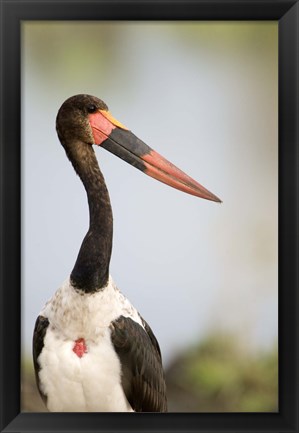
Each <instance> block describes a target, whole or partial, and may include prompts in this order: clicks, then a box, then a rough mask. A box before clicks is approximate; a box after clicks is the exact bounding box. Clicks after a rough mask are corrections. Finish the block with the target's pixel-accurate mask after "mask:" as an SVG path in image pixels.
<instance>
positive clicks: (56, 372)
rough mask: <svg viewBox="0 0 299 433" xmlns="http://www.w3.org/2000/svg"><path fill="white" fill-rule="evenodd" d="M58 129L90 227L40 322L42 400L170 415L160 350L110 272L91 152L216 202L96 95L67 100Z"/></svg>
mask: <svg viewBox="0 0 299 433" xmlns="http://www.w3.org/2000/svg"><path fill="white" fill-rule="evenodd" d="M56 129H57V133H58V137H59V140H60V142H61V144H62V146H63V147H64V149H65V152H66V155H67V157H68V158H69V160H70V161H71V163H72V165H73V167H74V169H75V172H76V173H77V174H78V175H79V177H80V179H81V181H82V183H83V185H84V187H85V190H86V193H87V199H88V205H89V216H90V221H89V228H88V231H87V233H86V235H85V237H84V239H83V242H82V245H81V247H80V250H79V254H78V257H77V260H76V262H75V265H74V268H73V270H72V272H71V274H70V276H69V277H68V278H67V279H66V280H65V282H64V283H63V284H62V285H61V287H60V288H59V289H58V290H57V291H56V292H55V294H54V295H53V297H52V298H51V299H50V300H49V301H48V302H47V303H46V304H45V306H44V307H43V309H42V310H41V312H40V314H39V316H38V318H37V320H36V324H35V329H34V334H33V361H34V368H35V376H36V382H37V386H38V389H39V392H40V395H41V397H42V398H43V400H44V402H45V403H46V406H47V408H48V410H49V411H54V412H166V411H167V398H166V385H165V379H164V373H163V367H162V358H161V352H160V348H159V344H158V342H157V340H156V338H155V336H154V334H153V332H152V330H151V328H150V326H149V325H148V324H147V322H146V321H145V320H144V319H143V318H142V317H141V315H140V314H139V312H138V311H137V310H136V308H134V306H133V305H132V304H131V303H130V302H129V300H128V299H127V298H126V297H125V296H124V295H123V294H122V293H121V292H120V291H119V289H118V288H117V287H116V285H115V283H114V281H113V279H112V277H111V276H110V274H109V263H110V256H111V250H112V230H113V219H112V210H111V205H110V199H109V194H108V190H107V187H106V184H105V180H104V177H103V175H102V172H101V170H100V168H99V165H98V162H97V159H96V156H95V152H94V149H93V145H94V144H96V145H98V146H101V147H103V148H105V149H106V150H109V151H110V152H112V153H114V154H115V155H117V156H118V157H120V158H121V159H123V160H124V161H126V162H128V163H130V164H131V165H133V166H134V167H136V168H138V169H139V170H141V171H143V172H144V173H146V174H147V175H149V176H151V177H153V178H155V179H157V180H159V181H161V182H164V183H166V184H168V185H170V186H172V187H174V188H177V189H179V190H181V191H184V192H186V193H189V194H192V195H195V196H197V197H201V198H204V199H207V200H212V201H215V202H220V200H219V198H218V197H216V196H215V195H214V194H212V193H211V192H209V191H208V190H207V189H205V188H204V187H203V186H202V185H200V184H199V183H197V182H196V181H194V180H193V179H191V178H190V177H189V176H187V175H186V174H185V173H183V172H182V171H181V170H179V169H178V168H177V167H175V166H174V165H173V164H171V163H170V162H169V161H167V160H166V159H165V158H163V157H162V156H161V155H159V154H158V153H157V152H155V151H154V150H153V149H151V148H150V147H149V146H147V145H146V144H145V143H144V142H143V141H141V140H140V139H139V138H137V137H136V136H135V135H134V134H133V133H132V132H131V131H129V130H128V129H127V128H126V127H125V126H124V125H122V124H121V123H120V122H118V121H117V120H116V119H114V118H113V117H112V115H111V114H110V112H109V111H108V107H107V105H106V104H105V103H104V102H103V101H102V100H100V99H98V98H96V97H94V96H90V95H76V96H73V97H71V98H69V99H67V100H66V101H65V102H64V103H63V104H62V106H61V107H60V109H59V111H58V114H57V119H56Z"/></svg>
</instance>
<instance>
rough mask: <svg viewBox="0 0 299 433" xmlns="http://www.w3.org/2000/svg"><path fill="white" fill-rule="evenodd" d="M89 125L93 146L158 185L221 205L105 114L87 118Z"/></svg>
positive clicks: (92, 115) (216, 198) (102, 111)
mask: <svg viewBox="0 0 299 433" xmlns="http://www.w3.org/2000/svg"><path fill="white" fill-rule="evenodd" d="M89 122H90V126H91V129H92V133H93V138H94V143H95V144H97V145H100V146H102V147H104V148H105V149H107V150H109V152H112V153H114V155H116V156H118V157H119V158H121V159H123V160H124V161H126V162H128V163H129V164H131V165H133V166H134V167H136V168H138V169H139V170H141V171H143V172H144V173H146V174H147V175H149V176H151V177H153V178H155V179H157V180H159V181H160V182H163V183H166V184H167V185H170V186H172V187H173V188H176V189H179V190H180V191H183V192H186V193H188V194H192V195H195V196H197V197H201V198H204V199H206V200H212V201H216V202H220V203H221V200H220V199H219V198H218V197H216V195H214V194H213V193H211V192H210V191H208V190H207V189H206V188H204V187H203V186H202V185H200V184H199V183H198V182H196V181H195V180H194V179H192V178H191V177H189V176H188V175H187V174H185V173H184V172H183V171H181V170H180V169H179V168H177V167H176V166H175V165H173V164H172V163H171V162H169V161H167V159H165V158H164V157H163V156H161V155H159V153H157V152H156V151H154V150H153V149H151V148H150V147H149V146H148V145H147V144H145V143H144V142H143V141H141V140H140V139H139V138H138V137H136V135H134V134H133V133H132V132H131V131H129V130H128V129H127V128H126V127H125V126H124V125H122V124H121V123H120V122H118V121H117V120H116V119H114V118H113V117H112V116H111V114H110V113H109V111H104V110H100V111H97V112H95V113H92V114H89Z"/></svg>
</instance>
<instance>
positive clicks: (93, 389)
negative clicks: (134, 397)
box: [38, 278, 143, 412]
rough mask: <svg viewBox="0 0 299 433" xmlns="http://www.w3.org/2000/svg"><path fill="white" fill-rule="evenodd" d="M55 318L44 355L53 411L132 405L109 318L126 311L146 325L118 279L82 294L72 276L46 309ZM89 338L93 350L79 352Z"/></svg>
mask: <svg viewBox="0 0 299 433" xmlns="http://www.w3.org/2000/svg"><path fill="white" fill-rule="evenodd" d="M40 314H41V315H43V316H44V317H47V318H48V320H49V323H50V324H49V327H48V329H47V332H46V335H45V339H44V347H43V350H42V352H41V354H40V356H39V358H38V362H39V365H40V368H41V369H40V372H39V377H40V386H41V389H42V391H43V392H44V393H45V394H46V395H47V397H48V399H47V406H48V409H49V410H50V411H55V412H60V411H63V412H64V411H68V412H74V411H75V412H81V411H82V412H98V411H100V412H102V411H103V412H110V411H112V412H124V411H125V412H127V411H132V409H131V406H130V405H129V403H128V401H127V399H126V397H125V394H124V392H123V389H122V386H121V365H120V361H119V358H118V356H117V354H116V353H115V351H114V348H113V345H112V343H111V339H110V329H109V324H110V323H111V321H113V320H115V319H116V318H117V317H119V316H120V315H123V316H125V317H131V318H132V319H133V320H135V321H136V322H138V323H139V324H140V325H141V326H143V325H142V323H141V319H140V316H139V315H138V313H137V311H136V309H135V308H134V307H133V306H132V305H131V304H130V302H129V301H128V300H127V299H126V298H125V297H124V296H123V295H122V294H121V292H120V291H119V290H118V289H117V288H116V286H115V284H114V283H113V281H112V279H111V278H110V279H109V283H108V286H107V287H106V288H105V289H104V290H103V291H101V292H98V293H95V294H84V295H83V294H81V293H79V292H77V291H75V290H74V288H73V287H72V286H71V284H70V283H69V280H68V281H66V282H65V283H64V284H63V286H62V287H61V288H60V289H59V290H58V291H57V292H56V293H55V295H54V297H53V298H52V299H51V300H50V301H49V302H48V303H47V304H46V305H45V307H44V309H43V310H42V312H41V313H40ZM79 338H84V340H85V343H86V346H87V353H85V354H84V355H83V356H82V357H81V358H80V357H78V356H77V355H76V354H75V353H74V352H73V347H74V344H75V341H76V340H78V339H79Z"/></svg>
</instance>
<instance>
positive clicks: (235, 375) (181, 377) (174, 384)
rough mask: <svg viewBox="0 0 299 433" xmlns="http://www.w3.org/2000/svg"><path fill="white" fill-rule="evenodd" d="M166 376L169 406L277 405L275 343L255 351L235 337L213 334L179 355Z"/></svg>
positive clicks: (271, 408) (259, 408)
mask: <svg viewBox="0 0 299 433" xmlns="http://www.w3.org/2000/svg"><path fill="white" fill-rule="evenodd" d="M166 379H167V388H168V394H169V406H170V410H171V411H172V410H173V411H182V412H275V411H277V410H278V358H277V347H276V346H275V347H274V348H273V349H272V350H271V352H267V353H260V352H259V353H257V354H255V355H252V354H248V353H247V352H246V351H244V350H242V349H241V348H240V346H239V345H238V343H237V342H236V341H235V340H234V338H233V337H231V336H219V335H217V336H211V337H209V338H207V339H206V340H205V341H204V342H203V343H201V344H200V345H198V346H197V347H194V348H192V349H191V350H189V351H188V352H186V353H185V354H183V355H182V356H180V357H178V358H177V359H176V360H175V361H174V362H173V364H172V365H171V366H170V367H169V369H168V371H167V372H166Z"/></svg>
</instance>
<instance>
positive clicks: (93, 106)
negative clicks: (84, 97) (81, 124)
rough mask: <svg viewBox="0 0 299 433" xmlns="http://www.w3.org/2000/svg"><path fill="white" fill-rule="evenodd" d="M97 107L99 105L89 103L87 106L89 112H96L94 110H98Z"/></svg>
mask: <svg viewBox="0 0 299 433" xmlns="http://www.w3.org/2000/svg"><path fill="white" fill-rule="evenodd" d="M96 109H97V107H96V106H95V105H94V104H89V105H88V106H87V111H88V112H89V113H94V112H95V111H96Z"/></svg>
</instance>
